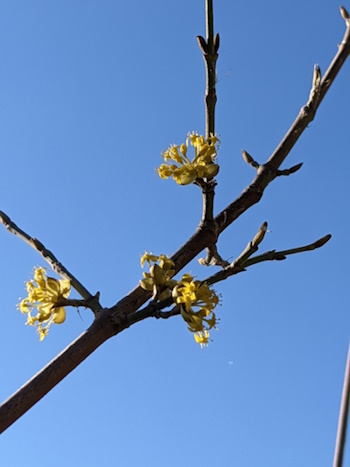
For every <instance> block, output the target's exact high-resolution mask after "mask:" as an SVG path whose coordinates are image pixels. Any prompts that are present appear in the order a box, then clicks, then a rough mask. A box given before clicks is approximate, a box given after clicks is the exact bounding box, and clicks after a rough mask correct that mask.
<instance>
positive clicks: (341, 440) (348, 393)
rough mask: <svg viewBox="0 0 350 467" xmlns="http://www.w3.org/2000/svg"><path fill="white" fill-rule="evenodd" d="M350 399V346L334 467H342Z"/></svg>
mask: <svg viewBox="0 0 350 467" xmlns="http://www.w3.org/2000/svg"><path fill="white" fill-rule="evenodd" d="M349 398H350V344H349V348H348V358H347V361H346V368H345V376H344V384H343V394H342V399H341V404H340V412H339V421H338V432H337V440H336V443H335V451H334V459H333V467H342V465H343V456H344V448H345V440H346V429H347V422H348V415H349Z"/></svg>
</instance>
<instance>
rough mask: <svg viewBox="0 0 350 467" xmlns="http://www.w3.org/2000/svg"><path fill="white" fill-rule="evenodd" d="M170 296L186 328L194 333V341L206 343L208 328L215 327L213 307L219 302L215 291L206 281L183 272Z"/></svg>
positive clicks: (215, 320)
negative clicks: (195, 279) (177, 307)
mask: <svg viewBox="0 0 350 467" xmlns="http://www.w3.org/2000/svg"><path fill="white" fill-rule="evenodd" d="M172 296H173V299H174V302H175V303H176V304H177V305H178V306H179V307H180V312H181V316H182V318H183V319H184V320H185V321H186V323H187V325H188V329H189V330H190V331H191V332H193V333H197V334H195V340H196V342H198V343H200V344H207V343H208V339H209V332H208V331H209V330H210V329H212V328H215V326H216V323H217V319H216V316H215V313H214V311H213V310H214V308H215V307H216V305H217V304H218V303H219V298H218V296H217V295H216V293H215V292H214V291H213V290H211V289H210V288H209V286H208V285H207V284H206V283H202V282H201V281H194V280H193V277H192V276H191V274H184V275H183V276H182V279H181V281H179V282H178V284H177V285H176V286H175V287H174V289H173V292H172Z"/></svg>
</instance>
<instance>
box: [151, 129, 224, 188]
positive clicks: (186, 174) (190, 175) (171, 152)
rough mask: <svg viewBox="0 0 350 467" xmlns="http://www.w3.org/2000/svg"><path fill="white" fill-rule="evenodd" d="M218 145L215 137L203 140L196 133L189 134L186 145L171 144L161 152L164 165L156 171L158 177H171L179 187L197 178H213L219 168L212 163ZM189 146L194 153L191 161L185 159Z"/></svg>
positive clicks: (202, 137)
mask: <svg viewBox="0 0 350 467" xmlns="http://www.w3.org/2000/svg"><path fill="white" fill-rule="evenodd" d="M219 143H220V141H219V139H218V137H217V136H216V135H211V136H210V137H209V138H208V139H207V140H205V139H204V136H202V135H198V133H194V132H192V133H189V134H188V137H187V140H186V144H184V143H182V144H181V145H179V146H176V145H174V144H173V145H171V146H170V148H169V149H167V150H166V151H164V152H163V154H162V156H163V159H164V161H165V162H166V163H165V164H161V165H160V167H159V168H158V169H157V173H158V175H159V176H160V177H161V178H163V179H166V178H169V177H173V179H174V180H175V181H176V183H178V184H179V185H189V184H190V183H193V182H194V181H195V180H196V179H198V178H200V179H202V178H206V179H208V180H210V179H212V178H214V177H215V176H216V175H217V173H218V172H219V166H218V164H216V163H215V162H214V160H215V158H216V153H217V150H218V147H219ZM189 144H190V145H191V146H193V147H194V152H195V156H194V159H193V160H192V161H191V160H190V159H189V158H188V157H187V148H188V145H189Z"/></svg>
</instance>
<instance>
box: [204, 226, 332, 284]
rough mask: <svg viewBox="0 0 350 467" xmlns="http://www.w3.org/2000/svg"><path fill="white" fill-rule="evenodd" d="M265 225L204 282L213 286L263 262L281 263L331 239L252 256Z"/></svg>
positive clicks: (261, 237)
mask: <svg viewBox="0 0 350 467" xmlns="http://www.w3.org/2000/svg"><path fill="white" fill-rule="evenodd" d="M266 229H267V223H266V222H264V223H263V224H262V226H261V227H260V229H259V231H258V232H257V234H256V235H255V237H254V239H253V240H252V241H251V242H249V243H248V245H247V246H246V248H245V249H244V250H243V252H242V253H241V254H240V255H239V256H238V257H237V258H236V259H235V260H234V261H233V262H232V263H231V264H230V265H229V266H227V267H226V268H225V269H223V270H222V271H220V272H217V273H216V274H213V275H212V276H210V277H208V278H207V279H206V280H205V281H204V282H206V283H207V284H209V285H212V284H215V283H217V282H220V281H223V280H225V279H227V278H228V277H230V276H232V275H234V274H238V273H240V272H243V271H245V270H246V269H247V268H248V267H250V266H253V265H254V264H258V263H261V262H263V261H281V260H284V259H286V258H287V256H289V255H293V254H296V253H303V252H305V251H312V250H315V249H316V248H320V247H321V246H323V245H325V244H326V243H327V242H328V241H329V240H330V238H331V235H326V236H324V237H322V238H320V239H319V240H317V241H315V242H313V243H310V244H309V245H304V246H301V247H296V248H290V249H288V250H281V251H276V250H271V251H267V252H265V253H262V254H261V255H257V256H252V255H253V254H254V253H256V252H257V250H258V249H259V247H258V245H259V244H260V243H261V242H262V240H263V238H264V236H265V232H266V231H267V230H266Z"/></svg>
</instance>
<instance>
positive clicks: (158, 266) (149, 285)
mask: <svg viewBox="0 0 350 467" xmlns="http://www.w3.org/2000/svg"><path fill="white" fill-rule="evenodd" d="M140 262H141V266H142V267H143V265H144V264H145V262H147V263H148V265H149V266H150V268H149V272H143V273H142V274H143V279H141V280H140V286H141V287H142V288H143V289H144V290H148V291H153V296H152V299H153V300H156V299H157V300H164V299H165V298H168V297H170V295H171V293H170V290H172V289H173V288H174V287H175V285H176V283H177V282H176V281H175V280H173V279H172V277H173V276H174V274H175V264H174V261H172V260H171V259H170V258H168V257H167V256H166V255H163V254H162V255H160V256H156V255H152V254H151V253H147V251H146V252H145V254H144V255H143V256H142V257H141V260H140ZM152 263H153V264H152Z"/></svg>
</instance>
